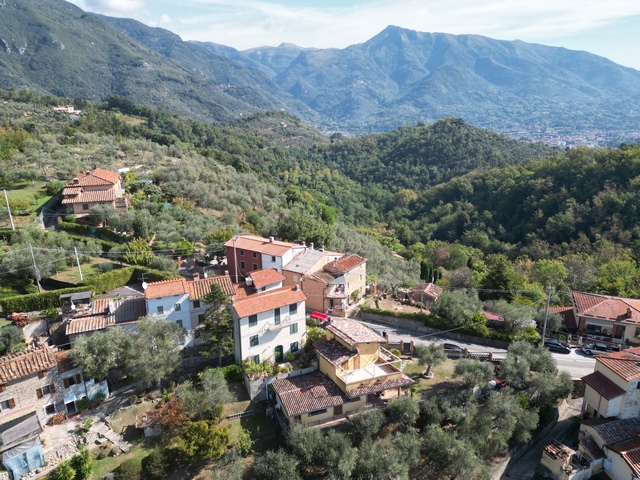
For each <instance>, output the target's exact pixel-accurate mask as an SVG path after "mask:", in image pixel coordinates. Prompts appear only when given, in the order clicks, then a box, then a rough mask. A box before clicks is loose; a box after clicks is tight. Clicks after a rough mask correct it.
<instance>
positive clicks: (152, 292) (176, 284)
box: [144, 275, 235, 300]
mask: <svg viewBox="0 0 640 480" xmlns="http://www.w3.org/2000/svg"><path fill="white" fill-rule="evenodd" d="M212 283H216V284H217V285H219V286H220V288H221V289H222V291H223V292H224V293H226V294H227V295H229V296H231V295H233V294H235V289H234V287H233V284H232V283H231V278H230V277H229V276H228V275H221V276H218V277H209V278H201V279H199V280H193V281H191V282H187V280H186V279H184V278H176V279H174V280H163V281H161V282H152V283H150V284H148V285H147V289H146V290H145V292H144V296H145V298H163V297H172V296H175V295H185V294H189V299H190V300H199V299H200V298H202V297H204V296H205V295H207V294H208V293H209V292H210V291H211V284H212Z"/></svg>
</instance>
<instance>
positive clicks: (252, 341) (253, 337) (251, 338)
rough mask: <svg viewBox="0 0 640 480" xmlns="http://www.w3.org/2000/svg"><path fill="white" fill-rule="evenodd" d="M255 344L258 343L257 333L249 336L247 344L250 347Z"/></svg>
mask: <svg viewBox="0 0 640 480" xmlns="http://www.w3.org/2000/svg"><path fill="white" fill-rule="evenodd" d="M257 345H260V340H258V335H254V336H252V337H250V338H249V346H250V347H255V346H257Z"/></svg>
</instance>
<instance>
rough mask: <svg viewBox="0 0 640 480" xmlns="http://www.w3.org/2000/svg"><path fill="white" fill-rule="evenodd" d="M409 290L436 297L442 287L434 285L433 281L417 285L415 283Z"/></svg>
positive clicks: (441, 290)
mask: <svg viewBox="0 0 640 480" xmlns="http://www.w3.org/2000/svg"><path fill="white" fill-rule="evenodd" d="M411 291H412V292H417V293H424V294H425V295H429V296H430V297H432V298H438V297H439V296H440V294H441V293H442V292H443V291H444V289H443V288H442V287H439V286H438V285H434V284H433V283H419V284H418V285H415V286H414V287H413V288H412V289H411Z"/></svg>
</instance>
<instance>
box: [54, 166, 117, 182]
mask: <svg viewBox="0 0 640 480" xmlns="http://www.w3.org/2000/svg"><path fill="white" fill-rule="evenodd" d="M119 179H120V174H118V173H117V172H111V171H109V170H105V169H103V168H96V169H94V170H92V171H90V172H83V173H81V174H80V175H78V176H77V177H75V178H74V179H73V180H71V181H70V182H68V183H67V184H66V185H65V187H74V186H81V187H84V186H87V185H115V184H116V183H118V180H119ZM76 180H77V181H76Z"/></svg>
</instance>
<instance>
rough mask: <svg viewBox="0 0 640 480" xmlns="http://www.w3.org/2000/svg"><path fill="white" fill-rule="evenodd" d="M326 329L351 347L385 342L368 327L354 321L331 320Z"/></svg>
mask: <svg viewBox="0 0 640 480" xmlns="http://www.w3.org/2000/svg"><path fill="white" fill-rule="evenodd" d="M326 328H327V330H329V331H330V332H331V333H333V334H334V335H336V336H338V337H340V338H341V339H342V340H344V341H345V342H346V343H347V344H348V345H351V346H353V345H356V344H358V343H383V342H384V341H385V339H384V338H383V337H381V336H380V335H378V334H377V333H376V332H374V331H373V330H371V329H370V328H369V327H367V326H365V325H363V324H362V323H360V322H357V321H355V320H349V319H343V318H332V319H331V323H329V325H327V327H326Z"/></svg>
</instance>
